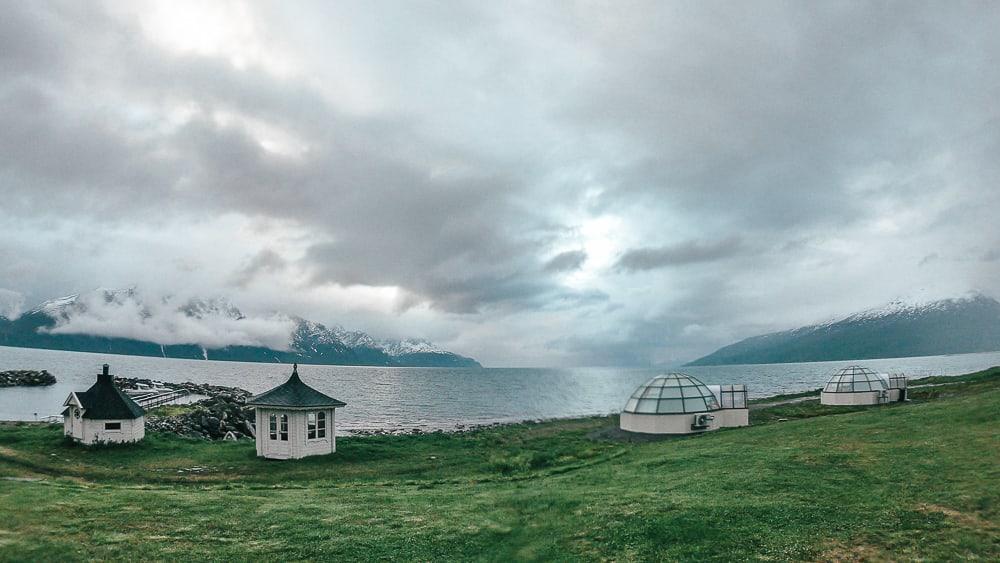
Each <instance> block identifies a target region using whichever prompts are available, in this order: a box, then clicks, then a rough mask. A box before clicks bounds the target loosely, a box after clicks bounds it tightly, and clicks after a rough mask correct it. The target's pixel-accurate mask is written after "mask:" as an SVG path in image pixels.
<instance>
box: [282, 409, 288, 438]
mask: <svg viewBox="0 0 1000 563" xmlns="http://www.w3.org/2000/svg"><path fill="white" fill-rule="evenodd" d="M281 441H282V442H287V441H288V415H287V414H283V415H281Z"/></svg>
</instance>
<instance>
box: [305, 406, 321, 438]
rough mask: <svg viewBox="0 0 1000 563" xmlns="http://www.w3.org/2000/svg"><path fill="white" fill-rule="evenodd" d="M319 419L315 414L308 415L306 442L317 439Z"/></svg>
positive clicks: (309, 413)
mask: <svg viewBox="0 0 1000 563" xmlns="http://www.w3.org/2000/svg"><path fill="white" fill-rule="evenodd" d="M318 418H319V417H318V416H317V414H316V413H314V412H307V413H306V440H315V439H316V428H317V426H316V423H317V420H318Z"/></svg>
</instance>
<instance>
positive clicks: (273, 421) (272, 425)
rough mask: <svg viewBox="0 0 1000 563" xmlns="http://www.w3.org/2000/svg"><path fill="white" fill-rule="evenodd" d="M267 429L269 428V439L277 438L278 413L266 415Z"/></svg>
mask: <svg viewBox="0 0 1000 563" xmlns="http://www.w3.org/2000/svg"><path fill="white" fill-rule="evenodd" d="M268 430H270V434H271V439H272V440H277V439H278V415H276V414H272V415H271V416H270V417H268Z"/></svg>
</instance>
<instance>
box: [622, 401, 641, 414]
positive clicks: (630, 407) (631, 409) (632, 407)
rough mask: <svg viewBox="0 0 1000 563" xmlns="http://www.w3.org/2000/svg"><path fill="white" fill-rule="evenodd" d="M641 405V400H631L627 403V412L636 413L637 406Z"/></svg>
mask: <svg viewBox="0 0 1000 563" xmlns="http://www.w3.org/2000/svg"><path fill="white" fill-rule="evenodd" d="M637 404H639V399H629V400H628V402H627V403H625V412H635V406H636V405H637Z"/></svg>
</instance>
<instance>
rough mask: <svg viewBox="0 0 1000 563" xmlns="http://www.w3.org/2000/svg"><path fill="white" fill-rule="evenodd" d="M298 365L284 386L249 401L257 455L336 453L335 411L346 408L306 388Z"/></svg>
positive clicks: (284, 456)
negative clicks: (254, 422)
mask: <svg viewBox="0 0 1000 563" xmlns="http://www.w3.org/2000/svg"><path fill="white" fill-rule="evenodd" d="M298 368H299V366H298V364H296V365H295V366H293V368H292V375H291V377H289V378H288V381H286V382H284V383H282V384H281V385H279V386H277V387H275V388H274V389H271V390H270V391H266V392H264V393H261V394H260V395H257V396H256V397H253V398H251V399H250V400H249V401H247V405H248V406H252V407H254V412H255V419H256V426H257V429H256V434H257V435H256V439H257V455H258V456H260V457H265V458H269V459H299V458H303V457H306V456H311V455H324V454H331V453H333V452H335V451H337V436H336V428H337V426H336V411H337V408H338V407H343V406H346V403H344V402H343V401H338V400H337V399H334V398H333V397H329V396H327V395H324V394H323V393H320V392H319V391H317V390H315V389H313V388H312V387H310V386H308V385H306V384H305V383H303V382H302V379H300V378H299V369H298Z"/></svg>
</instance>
